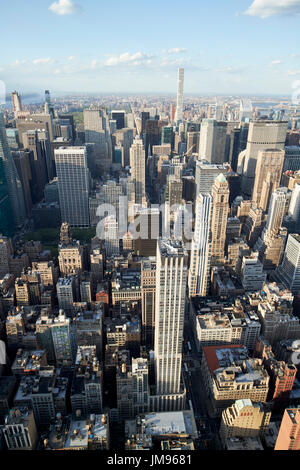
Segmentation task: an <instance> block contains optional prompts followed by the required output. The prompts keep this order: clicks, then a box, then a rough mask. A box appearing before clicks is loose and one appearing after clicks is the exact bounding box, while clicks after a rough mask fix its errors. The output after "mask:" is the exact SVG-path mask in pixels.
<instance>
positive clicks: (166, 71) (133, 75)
mask: <svg viewBox="0 0 300 470" xmlns="http://www.w3.org/2000/svg"><path fill="white" fill-rule="evenodd" d="M0 5H1V15H0V38H1V44H2V47H1V53H0V79H1V80H3V81H4V82H5V84H6V88H7V91H8V92H10V91H11V90H12V89H17V90H19V91H20V92H21V93H22V92H23V93H25V92H33V91H35V92H38V93H42V92H43V90H44V89H45V88H49V89H50V90H51V92H52V93H60V92H72V91H78V92H81V91H87V92H99V93H101V92H113V93H120V92H131V93H135V92H136V93H146V92H154V93H155V92H156V93H159V92H168V93H175V92H176V79H177V68H178V67H179V66H181V67H184V69H185V87H184V88H185V92H186V93H195V94H201V93H203V94H207V93H212V94H247V93H249V94H254V93H257V94H284V95H287V96H289V95H291V93H292V91H293V88H292V87H293V84H294V86H295V81H297V80H300V48H299V44H300V0H285V1H282V0H254V1H253V0H211V1H203V0H186V1H185V2H184V1H183V0H180V1H179V0H151V1H149V2H148V1H145V0H138V1H137V0H127V1H125V0H113V1H109V0H107V1H104V0H74V1H72V0H56V1H54V2H53V1H52V0H11V1H10V2H7V0H0Z"/></svg>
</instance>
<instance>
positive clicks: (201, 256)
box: [188, 193, 213, 297]
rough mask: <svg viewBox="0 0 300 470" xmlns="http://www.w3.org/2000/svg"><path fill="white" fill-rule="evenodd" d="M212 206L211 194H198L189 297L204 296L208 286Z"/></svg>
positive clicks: (189, 278)
mask: <svg viewBox="0 0 300 470" xmlns="http://www.w3.org/2000/svg"><path fill="white" fill-rule="evenodd" d="M212 206H213V199H212V196H211V194H209V193H200V194H199V195H198V197H197V203H196V221H195V233H194V238H193V241H192V250H191V261H190V269H189V277H188V286H189V295H190V297H194V296H196V295H200V296H202V297H204V296H206V294H207V290H208V286H209V272H210V254H211V253H210V248H211V247H210V244H211V217H212Z"/></svg>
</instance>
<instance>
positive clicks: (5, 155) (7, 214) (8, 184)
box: [0, 110, 26, 236]
mask: <svg viewBox="0 0 300 470" xmlns="http://www.w3.org/2000/svg"><path fill="white" fill-rule="evenodd" d="M0 163H1V166H0V184H1V189H0V191H1V199H0V204H1V205H2V204H3V206H2V207H1V230H2V225H3V230H2V233H3V235H6V234H10V236H11V235H12V234H13V232H14V225H15V226H18V225H21V224H22V223H23V222H24V220H25V218H26V210H25V202H24V194H23V189H22V184H21V181H20V178H19V175H18V172H17V169H16V166H15V163H14V160H13V157H12V154H11V151H10V149H9V147H8V144H7V137H6V131H5V126H4V119H3V114H2V111H1V110H0ZM12 217H13V219H14V221H12ZM13 222H14V223H13ZM5 230H6V231H7V233H5Z"/></svg>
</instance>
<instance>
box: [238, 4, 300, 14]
mask: <svg viewBox="0 0 300 470" xmlns="http://www.w3.org/2000/svg"><path fill="white" fill-rule="evenodd" d="M245 14H246V15H250V16H259V17H260V18H269V17H270V16H274V15H300V0H254V1H253V2H252V4H251V5H250V7H249V8H248V10H246V11H245Z"/></svg>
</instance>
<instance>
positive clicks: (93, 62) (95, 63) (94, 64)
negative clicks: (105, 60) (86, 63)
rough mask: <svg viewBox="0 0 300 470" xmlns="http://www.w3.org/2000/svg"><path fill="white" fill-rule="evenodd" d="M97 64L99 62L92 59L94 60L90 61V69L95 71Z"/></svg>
mask: <svg viewBox="0 0 300 470" xmlns="http://www.w3.org/2000/svg"><path fill="white" fill-rule="evenodd" d="M99 64H100V62H99V60H97V59H94V60H92V62H91V68H92V69H95V68H97V67H98V65H99Z"/></svg>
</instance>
